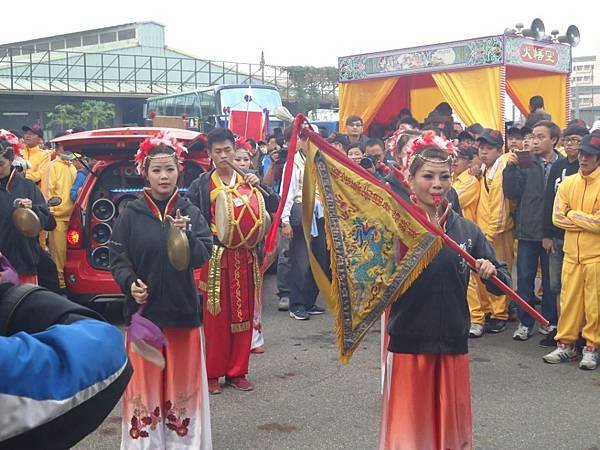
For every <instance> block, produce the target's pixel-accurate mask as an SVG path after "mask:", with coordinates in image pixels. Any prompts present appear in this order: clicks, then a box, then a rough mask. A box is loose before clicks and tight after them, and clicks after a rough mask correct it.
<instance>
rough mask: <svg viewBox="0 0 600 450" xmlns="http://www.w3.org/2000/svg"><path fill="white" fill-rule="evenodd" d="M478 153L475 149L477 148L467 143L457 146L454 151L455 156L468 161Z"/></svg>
mask: <svg viewBox="0 0 600 450" xmlns="http://www.w3.org/2000/svg"><path fill="white" fill-rule="evenodd" d="M478 153H479V150H478V149H477V147H475V146H473V145H469V144H467V143H462V144H459V145H458V149H457V150H456V155H457V156H460V157H463V158H467V159H469V160H470V159H473V158H474V157H475V156H476V155H477V154H478Z"/></svg>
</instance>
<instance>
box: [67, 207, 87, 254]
mask: <svg viewBox="0 0 600 450" xmlns="http://www.w3.org/2000/svg"><path fill="white" fill-rule="evenodd" d="M67 248H70V249H80V248H83V225H82V223H81V207H79V206H78V205H75V208H73V213H72V214H71V220H69V229H68V231H67Z"/></svg>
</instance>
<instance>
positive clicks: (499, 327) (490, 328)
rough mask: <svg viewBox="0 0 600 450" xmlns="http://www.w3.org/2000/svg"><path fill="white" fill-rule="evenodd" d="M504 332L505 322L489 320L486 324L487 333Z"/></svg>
mask: <svg viewBox="0 0 600 450" xmlns="http://www.w3.org/2000/svg"><path fill="white" fill-rule="evenodd" d="M504 330H506V320H502V319H490V321H489V322H488V323H487V324H486V327H485V331H487V332H489V333H502V332H503V331H504Z"/></svg>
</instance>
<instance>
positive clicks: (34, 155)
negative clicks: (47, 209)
mask: <svg viewBox="0 0 600 450" xmlns="http://www.w3.org/2000/svg"><path fill="white" fill-rule="evenodd" d="M21 154H22V156H23V159H26V160H27V161H29V164H30V165H31V169H27V171H26V172H25V178H27V179H29V180H31V181H33V182H34V183H35V184H37V185H38V187H39V188H40V190H41V191H42V194H44V196H46V189H47V186H46V181H45V178H46V174H47V171H48V166H49V164H50V152H49V151H47V150H42V149H40V148H39V147H37V146H36V147H31V148H29V147H25V148H23V149H22V150H21Z"/></svg>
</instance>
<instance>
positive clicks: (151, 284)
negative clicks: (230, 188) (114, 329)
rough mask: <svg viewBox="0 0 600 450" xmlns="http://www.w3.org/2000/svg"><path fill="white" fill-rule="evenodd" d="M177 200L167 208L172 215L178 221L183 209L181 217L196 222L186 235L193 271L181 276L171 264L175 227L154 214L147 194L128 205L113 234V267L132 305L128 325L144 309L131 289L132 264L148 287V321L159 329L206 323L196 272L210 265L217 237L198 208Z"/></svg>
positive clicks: (128, 304) (127, 312)
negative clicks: (169, 237) (170, 244)
mask: <svg viewBox="0 0 600 450" xmlns="http://www.w3.org/2000/svg"><path fill="white" fill-rule="evenodd" d="M175 196H176V197H174V198H172V199H171V200H170V201H169V204H168V205H167V209H168V214H170V215H171V216H173V217H175V211H176V210H177V209H180V210H181V215H182V216H189V217H190V220H191V226H192V229H191V231H188V232H187V237H188V240H189V243H190V253H191V258H190V267H189V269H188V270H185V271H181V272H180V271H178V270H176V269H175V268H174V267H173V266H172V265H171V263H170V262H169V259H168V256H167V233H168V231H169V227H170V226H169V224H168V221H166V220H160V218H159V217H158V216H157V215H156V212H153V210H152V209H151V207H150V202H152V200H150V197H149V196H148V194H146V193H145V194H144V196H142V197H141V198H139V199H137V200H135V201H134V202H132V203H129V204H128V205H127V208H126V209H125V210H124V211H123V212H122V213H121V215H120V216H119V218H118V219H117V222H116V224H115V227H114V229H113V233H112V236H111V240H110V242H109V250H110V265H111V271H112V274H113V277H114V279H115V280H116V282H117V283H118V284H119V286H120V287H121V290H122V291H123V294H125V297H126V299H127V301H126V302H125V317H126V319H127V322H129V320H130V318H131V315H132V314H133V313H135V312H136V311H137V309H138V307H139V305H138V304H137V303H136V302H135V300H133V298H132V297H131V284H132V283H133V282H134V281H135V277H134V275H133V274H132V273H131V272H132V271H131V266H130V264H131V265H132V266H133V271H134V272H135V274H136V275H137V277H138V278H139V279H141V280H142V281H143V282H144V283H145V284H146V285H147V286H148V301H147V303H146V307H145V309H144V312H143V316H144V317H146V318H148V319H150V320H152V322H154V323H155V324H157V325H158V326H160V327H176V328H191V327H197V326H199V325H200V324H201V323H202V307H201V303H200V300H199V299H198V291H197V289H196V286H195V283H194V274H193V270H192V269H193V268H197V267H200V266H201V265H202V264H204V263H205V262H206V261H208V260H209V259H210V255H211V247H212V235H211V233H210V229H209V227H208V225H207V223H206V221H205V220H204V217H202V215H201V214H200V211H199V210H198V208H196V207H195V206H194V205H192V204H191V203H190V202H189V201H188V200H187V199H184V198H181V197H179V194H175ZM128 259H129V261H128Z"/></svg>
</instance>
